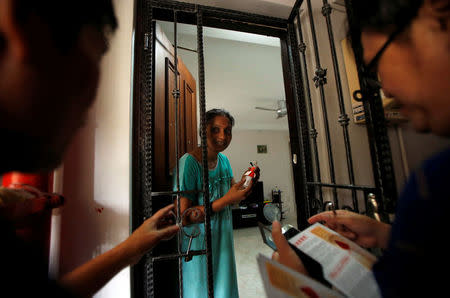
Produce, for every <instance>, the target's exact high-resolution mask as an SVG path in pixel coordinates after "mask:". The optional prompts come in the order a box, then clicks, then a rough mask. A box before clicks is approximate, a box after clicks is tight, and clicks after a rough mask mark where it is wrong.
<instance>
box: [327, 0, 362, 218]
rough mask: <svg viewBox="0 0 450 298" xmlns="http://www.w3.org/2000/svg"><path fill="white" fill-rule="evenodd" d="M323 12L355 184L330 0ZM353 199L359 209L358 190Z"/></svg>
mask: <svg viewBox="0 0 450 298" xmlns="http://www.w3.org/2000/svg"><path fill="white" fill-rule="evenodd" d="M322 2H323V7H322V14H323V16H324V17H325V19H326V23H327V31H328V39H329V41H330V50H331V58H332V60H333V69H334V78H335V82H336V91H337V96H338V101H339V110H340V113H341V114H340V115H339V118H338V122H339V123H340V124H341V126H342V133H343V135H344V144H345V156H346V158H347V170H348V178H349V182H350V184H355V174H354V172H353V158H352V148H351V146H350V137H349V134H348V124H349V121H350V119H349V118H348V115H347V113H346V112H345V104H344V96H343V94H342V84H341V75H340V73H339V63H338V60H337V55H336V46H335V43H334V34H333V26H332V24H331V16H330V15H331V11H332V8H331V5H330V4H329V3H328V0H323V1H322ZM352 199H353V208H354V210H356V211H359V208H358V200H357V198H356V192H355V191H354V190H352Z"/></svg>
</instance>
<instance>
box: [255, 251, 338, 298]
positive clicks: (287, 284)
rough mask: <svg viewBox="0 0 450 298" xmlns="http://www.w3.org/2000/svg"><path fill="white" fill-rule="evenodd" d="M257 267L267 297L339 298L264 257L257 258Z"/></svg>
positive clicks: (328, 289) (297, 273) (313, 282)
mask: <svg viewBox="0 0 450 298" xmlns="http://www.w3.org/2000/svg"><path fill="white" fill-rule="evenodd" d="M257 259H258V265H259V271H260V273H261V277H262V280H263V283H264V288H265V290H266V294H267V297H270V298H287V297H305V298H322V297H323V298H339V297H344V296H342V295H341V294H339V293H338V292H337V291H334V290H332V289H330V288H327V287H325V286H324V285H322V284H321V283H319V282H317V281H315V280H313V279H311V278H309V277H308V276H306V275H304V274H301V273H299V272H296V271H294V270H292V269H290V268H288V267H286V266H283V265H281V264H280V263H278V262H275V261H272V260H271V259H269V258H267V257H266V256H264V255H262V254H260V255H259V256H258V258H257Z"/></svg>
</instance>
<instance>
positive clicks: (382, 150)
mask: <svg viewBox="0 0 450 298" xmlns="http://www.w3.org/2000/svg"><path fill="white" fill-rule="evenodd" d="M352 2H353V1H352V0H345V6H346V8H347V9H346V10H347V19H348V23H349V29H350V32H351V36H352V39H351V42H352V48H353V50H354V54H355V61H356V66H357V69H358V78H359V82H360V83H361V89H362V90H363V92H364V94H371V95H372V96H371V97H370V98H368V99H366V100H364V101H363V104H364V114H365V120H366V127H367V134H368V137H369V148H370V156H371V158H372V168H373V176H374V180H375V186H376V188H377V190H378V192H377V193H375V195H376V200H377V203H378V206H379V210H380V215H381V220H383V221H385V222H389V214H393V213H395V206H396V202H397V196H398V195H397V187H396V184H395V175H394V166H393V163H392V154H391V147H390V144H389V138H388V135H387V126H386V119H385V118H384V109H383V106H382V102H381V97H380V94H379V92H372V91H373V90H371V89H370V88H369V86H368V84H367V79H368V78H367V77H365V76H364V75H363V73H364V72H363V65H364V63H363V49H362V44H361V39H360V36H361V30H360V28H359V26H358V20H357V16H355V15H354V13H353V10H352ZM372 76H374V77H375V78H376V74H372Z"/></svg>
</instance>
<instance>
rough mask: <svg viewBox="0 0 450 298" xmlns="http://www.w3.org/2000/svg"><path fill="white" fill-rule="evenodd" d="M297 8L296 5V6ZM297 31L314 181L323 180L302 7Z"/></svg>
mask: <svg viewBox="0 0 450 298" xmlns="http://www.w3.org/2000/svg"><path fill="white" fill-rule="evenodd" d="M294 9H295V7H294ZM297 32H298V36H299V38H300V43H299V45H298V48H299V51H300V54H301V64H300V67H301V68H302V72H303V74H302V81H303V84H304V87H305V88H304V89H305V90H304V91H305V96H306V99H307V100H308V104H307V106H308V118H309V136H310V138H311V139H312V143H313V151H314V152H313V154H314V161H315V165H316V169H315V170H316V178H315V179H314V181H316V182H321V175H320V163H319V150H318V149H317V135H318V133H317V130H316V124H315V121H314V112H313V107H312V101H311V90H310V86H309V80H308V64H307V62H306V44H305V42H304V40H303V32H302V25H301V21H300V9H299V8H297ZM316 192H318V193H319V197H318V199H319V201H320V202H322V203H323V193H322V188H321V187H318V188H317V190H316Z"/></svg>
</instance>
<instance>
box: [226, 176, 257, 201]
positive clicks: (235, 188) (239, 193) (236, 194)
mask: <svg viewBox="0 0 450 298" xmlns="http://www.w3.org/2000/svg"><path fill="white" fill-rule="evenodd" d="M244 183H245V177H242V179H241V181H239V182H238V183H235V184H233V185H232V186H231V188H230V189H229V190H228V192H227V193H226V194H225V195H224V196H223V198H225V200H226V201H227V205H232V204H236V203H239V202H240V201H242V200H244V199H245V198H246V197H247V196H248V195H249V194H250V193H251V191H252V185H253V180H252V181H250V184H249V185H248V186H247V187H246V188H243V185H244Z"/></svg>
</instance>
